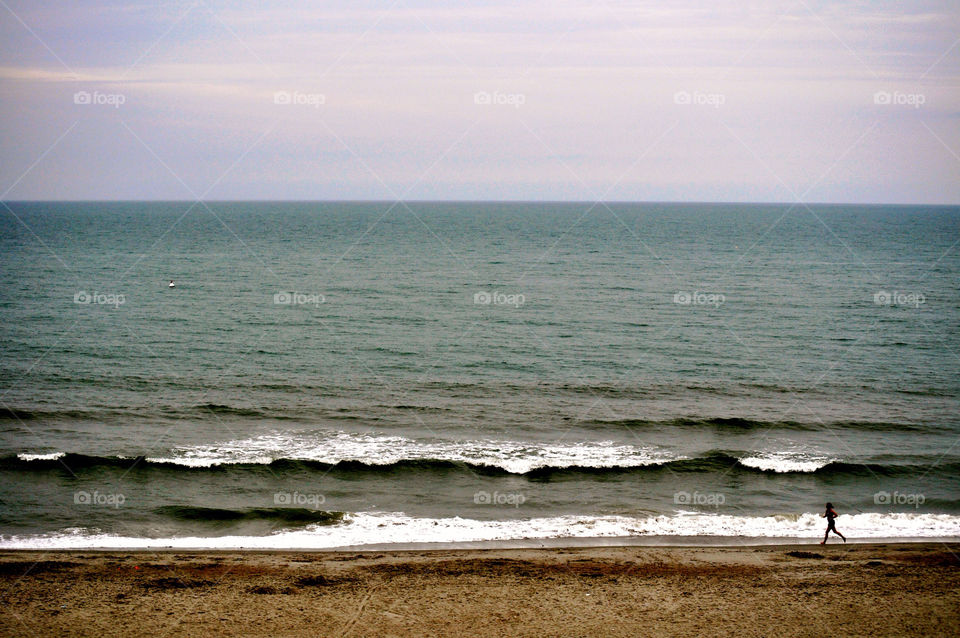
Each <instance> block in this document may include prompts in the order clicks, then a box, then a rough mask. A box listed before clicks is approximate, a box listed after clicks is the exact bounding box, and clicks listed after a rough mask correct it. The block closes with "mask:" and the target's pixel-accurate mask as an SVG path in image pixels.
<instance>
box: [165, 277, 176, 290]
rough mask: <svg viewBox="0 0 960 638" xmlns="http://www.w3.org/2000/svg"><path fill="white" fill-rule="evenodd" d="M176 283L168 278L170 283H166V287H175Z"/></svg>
mask: <svg viewBox="0 0 960 638" xmlns="http://www.w3.org/2000/svg"><path fill="white" fill-rule="evenodd" d="M176 287H177V284H175V283H173V279H171V280H170V283H169V284H167V288H176Z"/></svg>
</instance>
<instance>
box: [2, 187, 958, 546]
mask: <svg viewBox="0 0 960 638" xmlns="http://www.w3.org/2000/svg"><path fill="white" fill-rule="evenodd" d="M9 207H10V210H4V211H3V212H2V213H0V547H103V546H168V545H181V546H211V547H215V546H223V547H226V546H230V547H241V546H242V547H334V546H346V545H357V544H371V543H391V542H414V541H418V542H423V541H472V540H487V539H517V538H555V537H576V536H584V537H586V536H638V535H650V534H667V535H702V536H716V535H723V536H768V537H772V538H788V537H809V538H814V537H816V536H817V535H818V534H820V533H822V526H823V523H822V521H821V519H819V517H818V514H819V512H820V510H821V509H822V507H823V503H824V501H826V500H830V501H832V502H833V503H834V505H835V506H836V508H837V509H838V510H839V511H840V512H841V514H842V516H841V518H840V519H839V520H838V527H839V528H840V529H841V530H842V531H844V533H845V534H848V535H851V536H853V537H860V538H865V537H921V536H922V537H931V536H933V537H943V536H960V445H958V443H960V377H958V370H960V294H958V293H960V278H958V274H960V250H958V245H957V243H958V241H960V208H957V207H915V206H840V205H836V206H823V205H818V206H811V207H809V208H808V207H806V206H803V205H798V206H795V207H791V206H789V205H780V204H776V205H774V204H769V205H765V204H751V205H744V204H652V203H651V204H607V205H602V204H601V205H593V204H585V203H506V202H477V203H467V202H456V203H454V202H448V203H442V202H434V203H393V202H355V203H350V202H309V203H306V202H305V203H290V202H286V203H281V202H211V203H207V204H191V203H189V202H156V203H123V202H115V203H103V202H85V203H64V202H19V203H9ZM171 280H173V282H174V283H175V286H174V287H170V285H169V282H170V281H171Z"/></svg>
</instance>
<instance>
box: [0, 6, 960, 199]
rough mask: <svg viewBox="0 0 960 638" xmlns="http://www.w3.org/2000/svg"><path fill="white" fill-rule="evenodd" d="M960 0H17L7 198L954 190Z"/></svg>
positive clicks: (5, 116) (872, 195)
mask: <svg viewBox="0 0 960 638" xmlns="http://www.w3.org/2000/svg"><path fill="white" fill-rule="evenodd" d="M958 42H960V4H958V3H957V2H956V0H944V1H942V2H926V1H918V2H906V3H903V2H833V1H831V2H820V1H816V0H789V1H784V2H778V1H775V0H774V1H770V2H763V1H756V2H750V1H741V2H702V1H700V2H643V1H641V2H631V3H621V2H615V1H610V2H589V3H588V2H583V3H577V2H555V1H551V2H504V3H487V2H450V3H437V2H420V1H416V0H409V1H403V0H398V1H395V2H364V1H360V2H357V1H350V2H343V3H338V2H322V3H321V2H316V3H315V2H303V1H302V0H296V1H290V2H242V1H225V0H210V1H196V2H189V1H178V0H144V1H142V2H120V1H113V2H111V1H105V0H84V1H83V2H63V1H62V0H58V1H48V0H2V1H0V137H2V140H3V141H2V143H0V199H2V200H6V201H9V200H27V199H135V200H139V199H177V200H179V199H184V200H194V199H204V200H214V199H217V200H223V199H298V200H303V199H387V200H394V199H420V200H423V199H471V200H486V199H493V200H496V199H530V200H585V201H596V200H634V201H638V200H648V201H649V200H655V201H663V200H666V201H777V202H796V201H803V202H849V203H860V202H862V203H868V202H870V203H918V204H937V203H944V204H958V203H960V44H958Z"/></svg>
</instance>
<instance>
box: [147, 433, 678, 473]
mask: <svg viewBox="0 0 960 638" xmlns="http://www.w3.org/2000/svg"><path fill="white" fill-rule="evenodd" d="M282 458H286V459H294V460H311V461H319V462H323V463H330V464H335V463H339V462H342V461H359V462H363V463H366V464H369V465H390V464H392V463H397V462H399V461H403V460H424V459H435V460H444V461H455V462H458V461H459V462H465V463H472V464H475V465H489V466H494V467H499V468H502V469H504V470H506V471H508V472H513V473H517V474H523V473H526V472H529V471H531V470H535V469H537V468H540V467H547V466H553V467H572V466H581V467H617V466H623V467H637V466H642V465H650V464H655V463H665V462H668V461H673V460H678V459H680V458H685V457H678V456H675V455H670V454H668V453H666V452H663V451H658V450H656V449H654V448H649V447H638V446H634V445H622V444H617V443H615V442H613V441H590V442H573V441H571V442H570V443H568V444H538V443H532V442H519V441H509V440H462V441H451V440H438V439H408V438H406V437H401V436H387V435H372V434H358V433H349V432H324V433H314V434H299V433H295V434H267V435H263V436H258V437H253V438H249V439H241V440H236V441H228V442H224V443H219V444H215V445H202V446H192V447H183V448H174V449H173V450H171V453H170V455H167V456H156V457H148V458H147V460H148V461H151V462H162V463H173V464H178V465H185V466H190V467H211V466H215V465H228V464H236V463H270V462H271V461H273V460H277V459H282Z"/></svg>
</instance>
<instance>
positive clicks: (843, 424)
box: [586, 417, 930, 432]
mask: <svg viewBox="0 0 960 638" xmlns="http://www.w3.org/2000/svg"><path fill="white" fill-rule="evenodd" d="M586 425H591V426H601V427H611V428H616V427H624V428H638V429H645V428H657V427H680V428H691V429H695V428H705V429H706V428H709V429H715V430H721V431H733V432H735V431H749V430H792V431H807V432H812V431H824V430H830V429H837V430H853V431H862V432H911V431H928V430H929V429H930V426H929V425H919V424H913V423H892V422H887V421H832V422H812V423H811V422H802V421H790V420H784V421H760V420H754V419H745V418H741V417H714V418H689V417H688V418H679V419H670V420H666V421H653V420H646V419H615V420H594V421H588V422H587V423H586Z"/></svg>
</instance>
